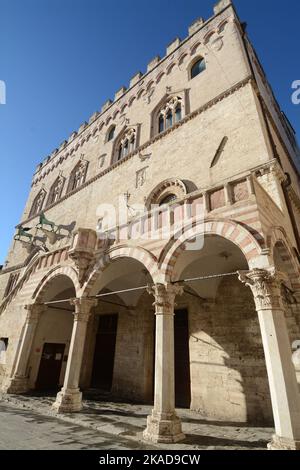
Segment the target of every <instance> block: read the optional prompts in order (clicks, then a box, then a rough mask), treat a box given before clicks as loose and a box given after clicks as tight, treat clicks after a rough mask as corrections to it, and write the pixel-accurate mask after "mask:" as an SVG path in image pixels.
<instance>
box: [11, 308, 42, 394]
mask: <svg viewBox="0 0 300 470" xmlns="http://www.w3.org/2000/svg"><path fill="white" fill-rule="evenodd" d="M45 308H46V307H45V306H44V305H43V304H30V305H25V309H26V310H27V314H26V320H25V324H24V328H23V334H22V337H21V343H20V346H19V348H18V351H17V359H16V362H15V367H14V370H13V375H12V376H11V377H10V379H9V382H8V386H7V387H6V390H5V391H6V392H7V393H24V392H27V391H28V389H29V384H28V382H29V377H28V375H27V368H28V360H29V356H30V352H31V349H32V344H33V340H34V337H35V333H36V329H37V325H38V322H39V319H40V316H41V314H42V313H43V311H44V310H45Z"/></svg>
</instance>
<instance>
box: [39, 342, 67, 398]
mask: <svg viewBox="0 0 300 470" xmlns="http://www.w3.org/2000/svg"><path fill="white" fill-rule="evenodd" d="M65 346H66V345H65V344H58V343H45V344H44V347H43V352H42V357H41V361H40V367H39V372H38V377H37V381H36V389H37V390H58V388H59V378H60V373H61V366H62V362H63V357H64V351H65Z"/></svg>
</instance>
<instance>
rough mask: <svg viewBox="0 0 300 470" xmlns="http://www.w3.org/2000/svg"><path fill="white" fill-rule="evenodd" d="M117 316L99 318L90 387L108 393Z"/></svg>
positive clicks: (111, 375) (112, 368) (111, 377)
mask: <svg viewBox="0 0 300 470" xmlns="http://www.w3.org/2000/svg"><path fill="white" fill-rule="evenodd" d="M117 327H118V315H117V314H113V315H103V316H100V317H99V326H98V333H97V338H96V346H95V353H94V363H93V373H92V381H91V386H92V387H93V388H99V389H100V390H106V391H110V390H111V387H112V381H113V371H114V362H115V349H116V339H117Z"/></svg>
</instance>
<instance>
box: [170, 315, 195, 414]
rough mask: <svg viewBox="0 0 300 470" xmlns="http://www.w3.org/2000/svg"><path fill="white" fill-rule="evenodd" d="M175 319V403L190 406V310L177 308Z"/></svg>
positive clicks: (184, 406) (183, 406) (185, 406)
mask: <svg viewBox="0 0 300 470" xmlns="http://www.w3.org/2000/svg"><path fill="white" fill-rule="evenodd" d="M174 321H175V323H174V342H175V403H176V407H179V408H190V405H191V378H190V352H189V323H188V311H187V310H176V311H175V320H174Z"/></svg>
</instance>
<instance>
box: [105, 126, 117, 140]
mask: <svg viewBox="0 0 300 470" xmlns="http://www.w3.org/2000/svg"><path fill="white" fill-rule="evenodd" d="M106 124H107V123H106ZM115 133H116V125H115V124H111V125H110V126H109V128H108V129H107V131H106V135H105V142H111V141H113V140H114V138H115Z"/></svg>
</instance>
